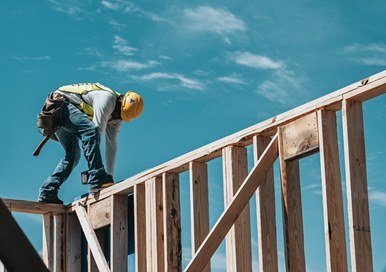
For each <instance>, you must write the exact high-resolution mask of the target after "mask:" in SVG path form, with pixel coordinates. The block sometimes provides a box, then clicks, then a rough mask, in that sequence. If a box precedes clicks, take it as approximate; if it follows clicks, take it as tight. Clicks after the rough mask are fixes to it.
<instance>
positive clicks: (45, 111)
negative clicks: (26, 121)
mask: <svg viewBox="0 0 386 272" xmlns="http://www.w3.org/2000/svg"><path fill="white" fill-rule="evenodd" d="M65 101H66V98H65V97H64V96H63V95H62V94H60V93H50V94H49V95H48V97H47V98H46V101H45V103H44V105H43V107H42V110H41V112H40V113H39V114H38V120H37V126H38V130H39V132H40V133H41V134H42V135H43V136H44V139H43V140H42V141H41V142H40V144H39V145H38V147H37V148H36V150H35V151H34V153H33V154H32V155H34V156H38V155H39V153H40V150H41V149H42V148H43V146H44V145H45V144H46V142H47V141H48V140H49V139H52V140H55V141H58V139H57V138H56V136H55V132H56V131H57V130H58V129H59V128H60V127H61V126H62V125H63V114H62V112H63V104H64V102H65Z"/></svg>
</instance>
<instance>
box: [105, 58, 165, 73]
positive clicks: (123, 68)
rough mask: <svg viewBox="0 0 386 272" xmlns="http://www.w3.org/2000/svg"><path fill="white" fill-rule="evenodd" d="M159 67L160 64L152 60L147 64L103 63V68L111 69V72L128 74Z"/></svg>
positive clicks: (130, 61)
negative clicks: (133, 71)
mask: <svg viewBox="0 0 386 272" xmlns="http://www.w3.org/2000/svg"><path fill="white" fill-rule="evenodd" d="M157 65H160V63H159V62H157V61H153V60H150V61H148V62H145V63H141V62H136V61H132V60H116V61H112V60H109V61H102V62H101V66H102V67H106V68H110V69H111V70H114V71H117V72H127V71H132V70H143V69H148V68H153V67H155V66H157Z"/></svg>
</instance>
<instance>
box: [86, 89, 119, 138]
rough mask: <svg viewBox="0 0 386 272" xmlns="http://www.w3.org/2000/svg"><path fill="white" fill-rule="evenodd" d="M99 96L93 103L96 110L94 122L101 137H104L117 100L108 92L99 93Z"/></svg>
mask: <svg viewBox="0 0 386 272" xmlns="http://www.w3.org/2000/svg"><path fill="white" fill-rule="evenodd" d="M95 93H96V92H95ZM97 95H98V96H95V97H94V99H93V103H92V107H93V110H94V116H93V119H92V121H93V123H94V124H95V125H96V126H97V128H98V130H99V133H100V135H102V134H104V132H105V131H106V127H107V122H108V121H109V119H110V118H111V114H112V113H113V111H114V108H115V99H116V98H115V96H114V95H113V94H111V93H108V92H98V94H97Z"/></svg>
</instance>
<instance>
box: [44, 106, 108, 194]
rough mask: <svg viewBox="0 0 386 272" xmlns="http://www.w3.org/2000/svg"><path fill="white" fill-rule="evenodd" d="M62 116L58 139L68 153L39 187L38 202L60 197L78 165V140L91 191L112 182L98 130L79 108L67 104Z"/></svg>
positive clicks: (57, 134)
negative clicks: (61, 191)
mask: <svg viewBox="0 0 386 272" xmlns="http://www.w3.org/2000/svg"><path fill="white" fill-rule="evenodd" d="M62 117H63V126H62V127H61V128H60V129H59V130H58V131H57V132H56V137H57V138H58V140H59V142H60V143H61V144H62V146H63V148H64V150H65V153H66V154H65V156H64V158H63V159H61V161H60V162H59V164H58V165H57V166H56V168H55V171H54V172H53V173H52V174H51V175H50V176H49V177H48V178H47V179H46V180H45V181H44V183H43V185H42V187H41V188H40V193H39V199H41V200H43V199H44V200H52V199H55V198H57V196H58V190H59V188H60V186H61V185H62V184H63V182H65V181H66V180H67V178H68V177H69V176H70V174H71V172H72V170H73V169H74V167H75V166H76V165H77V164H78V162H79V159H80V148H79V140H80V142H81V144H82V149H83V153H84V156H85V158H86V160H87V163H88V168H89V170H88V174H89V178H88V182H87V183H88V184H89V186H90V188H95V187H97V186H98V185H100V184H101V183H103V182H106V181H107V180H108V179H109V178H108V176H107V173H106V171H105V168H104V166H103V162H102V157H101V152H100V149H99V143H100V135H99V131H98V128H97V127H96V126H95V125H94V123H93V122H92V121H90V120H89V119H88V118H87V116H86V115H85V114H84V113H82V112H81V111H80V110H79V109H78V108H77V107H76V106H74V105H72V104H71V103H68V102H65V103H64V109H63V116H62Z"/></svg>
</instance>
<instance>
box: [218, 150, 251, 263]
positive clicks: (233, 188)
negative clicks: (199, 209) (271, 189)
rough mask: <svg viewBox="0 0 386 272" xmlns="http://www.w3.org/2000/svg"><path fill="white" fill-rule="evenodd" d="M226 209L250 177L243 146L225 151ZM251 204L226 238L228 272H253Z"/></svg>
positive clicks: (245, 208)
mask: <svg viewBox="0 0 386 272" xmlns="http://www.w3.org/2000/svg"><path fill="white" fill-rule="evenodd" d="M222 157H223V181H224V207H227V206H228V205H229V204H230V203H231V202H232V200H233V197H234V195H235V193H236V192H237V190H238V189H239V188H240V185H241V184H242V183H243V181H244V179H245V178H246V177H247V175H248V169H247V150H246V149H245V148H244V147H241V146H228V147H225V148H224V149H223V156H222ZM249 211H250V209H249V204H247V205H245V207H244V210H243V211H242V212H241V213H240V215H239V217H238V218H237V220H236V222H235V223H234V225H233V227H232V228H231V230H230V231H229V233H228V235H227V237H226V262H227V271H252V247H251V224H250V212H249Z"/></svg>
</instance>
